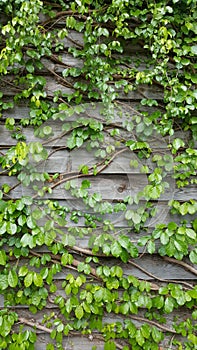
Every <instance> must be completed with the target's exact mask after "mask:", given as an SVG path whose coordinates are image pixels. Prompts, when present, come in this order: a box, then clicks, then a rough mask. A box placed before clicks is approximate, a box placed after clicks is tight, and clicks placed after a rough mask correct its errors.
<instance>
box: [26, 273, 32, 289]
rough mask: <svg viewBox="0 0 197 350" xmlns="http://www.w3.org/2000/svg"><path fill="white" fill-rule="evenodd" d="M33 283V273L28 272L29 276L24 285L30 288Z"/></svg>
mask: <svg viewBox="0 0 197 350" xmlns="http://www.w3.org/2000/svg"><path fill="white" fill-rule="evenodd" d="M32 282H33V273H32V272H28V274H27V275H26V276H25V278H24V285H25V287H30V286H31V284H32Z"/></svg>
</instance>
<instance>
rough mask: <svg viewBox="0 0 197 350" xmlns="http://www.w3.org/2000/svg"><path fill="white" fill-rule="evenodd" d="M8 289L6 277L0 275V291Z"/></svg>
mask: <svg viewBox="0 0 197 350" xmlns="http://www.w3.org/2000/svg"><path fill="white" fill-rule="evenodd" d="M7 288H8V276H6V275H3V274H1V275H0V291H1V290H5V289H7Z"/></svg>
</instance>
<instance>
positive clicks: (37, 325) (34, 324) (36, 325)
mask: <svg viewBox="0 0 197 350" xmlns="http://www.w3.org/2000/svg"><path fill="white" fill-rule="evenodd" d="M18 321H19V322H20V323H22V324H26V325H27V326H30V327H33V328H36V329H39V330H40V331H43V332H46V333H48V334H51V333H52V332H53V329H51V328H48V327H45V326H42V325H41V324H40V323H38V322H32V321H30V320H28V319H27V318H24V317H19V318H18ZM69 333H70V334H71V335H80V336H82V334H81V333H79V332H72V331H70V332H69ZM83 336H85V335H84V334H83ZM89 337H90V335H89V334H88V335H87V336H86V338H88V339H89V340H91V341H92V340H93V338H97V339H99V340H102V341H104V337H103V336H102V335H101V334H94V335H92V337H91V339H90V338H89ZM114 342H115V344H116V348H117V349H119V350H122V349H123V348H124V346H122V345H120V344H118V343H117V342H116V341H114Z"/></svg>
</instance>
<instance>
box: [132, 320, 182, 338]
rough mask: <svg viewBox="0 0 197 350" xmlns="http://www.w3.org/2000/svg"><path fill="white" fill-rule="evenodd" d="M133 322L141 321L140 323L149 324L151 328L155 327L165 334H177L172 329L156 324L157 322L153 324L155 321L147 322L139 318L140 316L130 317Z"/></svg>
mask: <svg viewBox="0 0 197 350" xmlns="http://www.w3.org/2000/svg"><path fill="white" fill-rule="evenodd" d="M130 317H131V318H132V319H133V320H136V321H141V322H146V323H149V324H151V325H153V326H156V327H158V328H160V329H162V330H163V331H165V332H169V333H173V334H177V332H176V331H175V330H174V329H171V328H168V327H166V326H163V325H162V324H160V323H158V322H155V321H152V320H147V319H146V318H144V317H141V316H135V315H132V316H130Z"/></svg>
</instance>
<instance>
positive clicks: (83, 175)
mask: <svg viewBox="0 0 197 350" xmlns="http://www.w3.org/2000/svg"><path fill="white" fill-rule="evenodd" d="M126 150H127V148H123V149H121V150H120V151H118V152H116V153H115V154H114V155H113V156H112V157H111V158H110V160H109V161H108V163H107V164H104V165H103V166H102V167H101V168H100V169H99V170H98V172H97V174H100V173H101V172H102V171H103V170H104V169H106V168H107V167H108V165H109V164H110V163H111V162H113V160H114V158H116V157H117V155H119V154H121V153H123V152H125V151H126ZM90 176H94V173H93V172H91V173H89V174H76V175H73V176H70V177H67V178H64V179H60V180H59V181H58V182H56V183H55V184H53V185H52V186H51V187H50V189H51V190H53V189H54V188H55V187H57V186H59V185H61V184H63V183H64V182H66V181H70V180H74V179H78V178H81V177H90ZM37 197H38V194H36V195H35V196H33V199H35V198H37Z"/></svg>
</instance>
